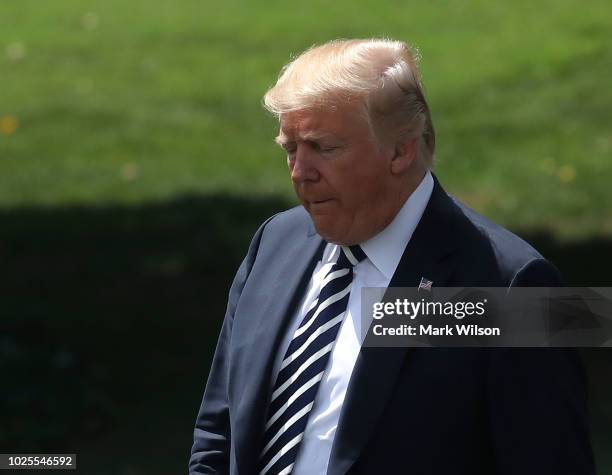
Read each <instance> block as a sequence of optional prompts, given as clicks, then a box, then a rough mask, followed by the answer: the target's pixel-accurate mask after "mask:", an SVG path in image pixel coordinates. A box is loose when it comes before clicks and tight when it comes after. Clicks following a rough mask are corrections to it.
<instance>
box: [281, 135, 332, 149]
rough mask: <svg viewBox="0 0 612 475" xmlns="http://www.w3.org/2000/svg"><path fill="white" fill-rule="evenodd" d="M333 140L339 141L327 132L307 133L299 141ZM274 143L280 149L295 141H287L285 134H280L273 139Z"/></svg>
mask: <svg viewBox="0 0 612 475" xmlns="http://www.w3.org/2000/svg"><path fill="white" fill-rule="evenodd" d="M330 138H331V139H334V140H340V138H339V137H336V136H334V135H333V134H330V133H329V132H308V133H306V134H304V135H303V136H301V137H300V139H301V140H304V141H305V142H309V141H317V140H325V139H330ZM274 141H275V142H276V143H277V144H278V145H280V146H281V147H283V146H285V145H287V144H289V143H291V142H295V140H291V139H289V138H288V137H287V136H286V135H285V134H283V133H280V134H279V135H278V136H277V137H275V138H274Z"/></svg>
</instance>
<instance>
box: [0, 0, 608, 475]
mask: <svg viewBox="0 0 612 475" xmlns="http://www.w3.org/2000/svg"><path fill="white" fill-rule="evenodd" d="M371 36H388V37H392V38H397V39H402V40H406V41H408V42H409V43H410V44H412V45H413V46H415V47H417V48H418V49H419V51H420V53H421V55H422V63H421V64H422V70H423V78H424V82H425V86H426V94H427V97H428V100H429V102H430V106H431V109H432V114H433V119H434V125H435V126H436V130H437V139H438V151H437V166H436V173H437V175H438V177H439V178H440V180H441V181H442V183H443V184H444V186H445V187H446V189H447V191H449V192H451V193H453V194H455V195H457V196H458V197H459V198H460V199H462V200H463V201H464V202H466V203H467V204H468V205H470V206H472V207H473V208H475V209H477V210H478V211H480V212H482V213H484V214H486V215H487V216H488V217H490V218H492V219H494V220H496V221H498V222H500V223H502V224H504V225H506V226H508V227H509V228H511V229H512V230H514V231H515V232H517V233H519V234H520V235H521V236H523V237H525V238H526V239H528V240H529V241H531V242H532V243H534V244H535V245H536V246H537V247H538V248H539V249H540V250H541V251H542V252H543V253H544V254H545V255H546V256H547V257H549V258H550V259H551V260H553V261H554V262H555V263H556V264H557V265H558V266H559V267H560V268H561V270H562V271H563V272H564V274H565V276H566V278H567V280H568V282H570V283H572V284H574V285H611V284H610V283H611V281H612V278H610V276H609V273H608V268H609V265H610V263H612V186H610V181H611V179H612V164H611V160H610V159H611V158H612V127H611V126H612V113H611V112H610V111H611V109H612V88H611V87H610V81H611V79H612V48H611V44H612V41H611V40H612V7H611V6H610V4H609V2H608V1H603V0H593V1H590V2H579V1H577V0H571V1H569V0H555V1H552V0H543V1H538V2H532V1H527V0H517V1H514V2H498V1H484V0H482V1H477V0H471V1H453V2H451V1H440V0H439V1H431V2H421V3H420V4H416V3H415V4H411V3H408V2H395V1H393V2H384V3H381V2H374V1H366V2H348V1H344V0H341V1H336V2H330V1H321V0H318V1H312V2H308V3H306V4H298V3H295V4H288V3H287V2H280V1H276V0H274V1H266V2H264V1H252V2H247V1H244V0H243V1H236V0H230V1H226V2H224V3H223V4H220V3H217V2H210V1H208V0H204V1H195V0H181V1H179V2H170V1H159V0H155V1H151V0H149V1H147V2H145V1H142V0H138V1H136V0H132V1H128V2H120V1H117V0H106V1H104V2H103V1H100V0H97V1H87V2H83V1H76V0H54V1H49V2H40V1H34V0H21V1H19V2H9V1H2V2H1V3H0V266H1V267H0V268H1V269H2V271H1V272H0V371H1V373H2V375H3V384H2V391H0V452H18V451H26V452H34V451H62V452H77V453H78V454H79V456H80V459H79V464H80V468H81V472H82V473H87V474H92V475H98V474H99V475H103V474H113V475H115V474H117V475H138V474H145V473H146V474H174V473H176V474H178V473H185V472H186V463H187V458H188V452H189V448H190V443H191V442H190V440H191V430H192V425H193V421H194V418H195V414H196V411H197V409H198V405H199V400H200V398H201V394H202V390H203V387H204V383H205V381H206V374H207V371H208V367H209V364H210V357H211V354H212V351H213V349H214V342H215V341H216V336H217V332H218V329H219V326H220V322H221V318H222V316H223V311H224V306H225V299H226V295H227V289H228V285H229V282H230V281H231V278H232V276H233V273H234V272H235V269H236V268H237V266H238V264H239V262H240V260H241V258H242V255H243V253H244V252H245V251H246V246H247V245H248V241H249V238H250V236H251V235H252V233H253V232H254V230H255V229H256V227H257V225H258V224H259V223H260V222H261V221H262V220H263V219H264V218H265V217H267V216H269V215H270V214H272V213H274V212H276V211H279V210H282V209H286V208H288V207H290V206H292V205H293V204H295V203H296V201H295V199H294V198H293V196H292V191H291V187H290V184H289V180H288V177H287V172H286V165H285V161H284V156H283V154H282V153H281V152H280V150H278V149H277V147H276V146H275V145H274V144H273V141H272V138H273V137H274V136H275V132H276V130H275V128H276V124H275V121H274V119H273V118H271V117H270V116H268V115H267V114H266V113H265V112H264V111H263V109H262V108H261V105H260V101H261V96H262V95H263V93H264V92H265V90H266V89H267V87H269V86H270V85H272V84H273V83H274V81H275V78H276V76H277V74H278V71H279V70H280V67H281V66H282V65H283V64H285V63H286V62H287V61H288V60H289V59H290V57H291V55H294V54H297V53H299V52H300V51H302V50H304V49H305V48H307V47H308V46H310V45H312V44H314V43H320V42H324V41H327V40H330V39H333V38H338V37H371ZM583 355H584V358H585V362H586V363H587V369H588V371H589V374H590V376H591V411H592V414H593V433H594V442H595V448H596V454H597V459H598V464H599V471H600V473H608V472H610V473H612V451H610V448H611V447H612V428H611V427H612V385H611V384H610V382H609V381H610V378H609V377H610V374H611V372H612V353H611V352H610V351H607V350H588V351H584V352H583Z"/></svg>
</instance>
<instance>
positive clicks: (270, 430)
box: [259, 246, 366, 475]
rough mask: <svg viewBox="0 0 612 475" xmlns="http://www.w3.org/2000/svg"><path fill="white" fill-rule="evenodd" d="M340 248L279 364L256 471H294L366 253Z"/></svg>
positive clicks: (264, 474) (355, 248) (356, 248)
mask: <svg viewBox="0 0 612 475" xmlns="http://www.w3.org/2000/svg"><path fill="white" fill-rule="evenodd" d="M340 249H341V252H340V256H339V258H338V260H337V262H336V263H335V264H334V265H333V266H332V268H331V269H330V271H329V272H328V273H327V275H326V276H325V279H323V282H322V283H321V291H320V293H319V297H318V298H317V300H315V301H314V302H313V304H312V305H311V307H310V309H309V310H308V312H307V313H306V315H305V316H304V319H303V320H302V322H301V323H300V326H299V327H298V328H297V330H296V331H295V333H294V334H293V339H292V340H291V343H290V344H289V348H288V349H287V352H286V353H285V358H284V359H283V362H282V363H281V366H280V371H279V373H278V376H277V378H276V383H275V384H274V390H273V392H272V398H271V401H270V406H269V408H268V420H267V423H266V427H265V433H264V442H263V449H262V452H261V459H260V465H259V474H260V475H268V474H270V475H281V474H282V475H287V474H290V473H291V471H292V470H293V464H294V462H295V458H296V456H297V453H298V449H299V446H300V442H301V441H302V437H303V436H304V429H305V428H306V423H307V422H308V415H309V413H310V411H311V409H312V406H313V404H314V400H315V396H316V394H317V389H318V387H319V382H320V381H321V379H323V374H324V373H325V368H326V366H327V362H328V360H329V355H330V353H331V351H332V348H333V346H334V341H335V340H336V336H337V335H338V330H339V329H340V325H341V324H342V320H343V319H344V314H345V313H346V307H347V305H348V300H349V294H350V291H351V283H352V280H353V266H354V265H355V264H357V263H358V262H360V261H362V260H363V259H365V257H366V255H365V254H364V252H363V251H362V249H361V248H360V247H359V246H351V247H346V246H341V247H340Z"/></svg>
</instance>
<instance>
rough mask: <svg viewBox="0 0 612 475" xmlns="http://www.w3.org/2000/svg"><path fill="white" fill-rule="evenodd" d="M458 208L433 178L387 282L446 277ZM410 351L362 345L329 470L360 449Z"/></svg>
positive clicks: (343, 468)
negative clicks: (413, 228) (414, 227)
mask: <svg viewBox="0 0 612 475" xmlns="http://www.w3.org/2000/svg"><path fill="white" fill-rule="evenodd" d="M434 180H435V177H434ZM454 209H455V205H454V204H453V203H452V201H451V199H450V198H449V197H448V195H447V194H446V193H445V192H444V190H443V189H442V188H441V187H440V185H439V183H438V181H437V180H435V182H434V189H433V191H432V195H431V198H430V200H429V203H428V205H427V207H426V208H425V212H424V213H423V216H422V218H421V220H420V222H419V224H418V226H417V228H416V229H415V232H414V234H413V236H412V239H411V240H410V242H409V243H408V245H407V246H406V249H405V251H404V254H403V256H402V258H401V260H400V263H399V265H398V268H397V270H396V272H395V274H394V275H393V278H392V279H391V282H390V284H389V287H412V288H415V287H417V286H418V285H419V283H420V280H421V277H425V278H426V279H429V280H431V281H433V282H434V285H435V286H444V285H445V284H446V283H447V282H448V279H449V276H450V273H451V272H452V268H451V267H450V266H449V265H448V264H447V261H445V258H446V257H448V256H449V255H450V254H451V253H452V252H453V247H454V246H453V243H452V242H453V241H452V231H453V216H454ZM409 352H410V349H409V348H375V347H363V348H362V349H361V351H360V352H359V356H358V357H357V361H356V363H355V368H354V369H353V373H352V376H351V379H350V382H349V386H348V389H347V392H346V399H345V400H344V404H343V406H342V411H341V413H340V420H339V422H338V428H337V431H336V437H335V440H334V445H333V447H332V453H331V456H330V461H329V467H328V471H327V473H328V475H344V474H345V473H346V472H347V471H348V470H349V469H350V467H351V466H352V465H353V463H354V462H355V460H356V459H357V457H358V456H359V454H360V453H361V452H362V450H363V448H364V446H365V445H366V443H367V441H368V439H369V437H370V436H371V435H372V434H373V433H374V432H375V430H376V426H377V423H378V421H379V419H380V417H381V415H382V413H383V411H384V409H385V405H386V402H387V400H388V399H389V397H390V395H391V392H392V390H393V387H394V385H395V381H396V380H397V377H398V376H399V374H400V370H401V368H402V365H403V364H404V362H405V360H406V357H407V355H408V354H409ZM372 388H376V389H375V390H372Z"/></svg>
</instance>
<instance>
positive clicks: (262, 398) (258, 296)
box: [189, 180, 594, 475]
mask: <svg viewBox="0 0 612 475" xmlns="http://www.w3.org/2000/svg"><path fill="white" fill-rule="evenodd" d="M324 245H325V243H324V242H323V241H322V239H321V238H320V236H319V235H318V234H317V233H316V231H315V230H314V226H313V224H312V222H311V220H310V217H309V216H308V215H307V213H306V212H305V210H304V209H303V208H302V207H298V208H294V209H291V210H289V211H286V212H283V213H280V214H278V215H276V216H274V217H272V218H270V219H269V220H268V221H266V222H265V223H264V224H263V225H262V226H261V228H260V229H259V230H258V231H257V233H256V234H255V236H254V238H253V241H252V242H251V245H250V247H249V251H248V254H247V256H246V258H245V260H244V261H243V263H242V265H241V266H240V269H239V270H238V273H237V275H236V277H235V280H234V283H233V285H232V287H231V290H230V295H229V303H228V308H227V313H226V316H225V321H224V323H223V327H222V329H221V335H220V337H219V342H218V345H217V349H216V353H215V356H214V360H213V363H212V368H211V372H210V376H209V379H208V383H207V386H206V390H205V393H204V398H203V401H202V406H201V408H200V412H199V414H198V417H197V421H196V427H195V437H194V444H193V448H192V454H191V459H190V464H189V471H190V474H192V475H193V474H199V473H211V474H212V473H230V474H240V475H249V474H254V473H255V470H256V467H257V463H256V462H257V458H258V455H259V452H260V450H261V440H262V434H263V427H264V423H265V417H266V409H267V405H268V401H269V397H270V393H271V389H272V385H273V381H272V374H271V372H272V365H273V361H274V355H275V354H276V352H277V348H278V346H279V343H280V341H281V339H282V337H283V335H284V333H285V332H286V327H287V324H288V322H289V320H290V317H291V315H292V314H293V312H294V311H295V309H296V306H297V304H298V303H299V301H300V298H301V297H302V294H303V291H304V289H305V287H306V285H307V283H308V281H309V279H310V277H311V274H312V270H313V268H314V266H315V264H316V262H317V260H318V259H320V257H321V254H322V250H323V247H324ZM422 276H427V277H428V278H429V279H430V280H432V281H433V282H434V285H436V286H454V287H460V286H534V285H539V286H552V285H559V283H560V276H559V273H558V272H557V270H556V269H555V267H554V266H552V265H551V264H550V263H549V262H548V261H546V260H545V259H544V258H542V256H541V255H540V254H539V253H538V252H537V251H536V250H534V249H533V248H532V247H531V246H529V245H528V244H527V243H526V242H524V241H522V240H521V239H519V238H518V237H516V236H515V235H513V234H511V233H510V232H508V231H506V230H505V229H503V228H501V227H499V226H497V225H495V224H493V223H491V222H489V221H487V220H486V219H485V218H483V217H482V216H479V215H478V214H476V213H475V212H473V211H472V210H470V209H468V208H467V207H465V206H464V205H462V204H461V203H459V202H458V201H456V200H454V199H452V198H451V197H449V196H448V195H447V194H446V193H445V192H444V190H443V189H442V188H441V186H440V185H439V183H438V182H437V180H436V181H435V185H434V190H433V193H432V196H431V198H430V200H429V203H428V205H427V208H426V209H425V212H424V214H423V217H422V219H421V221H420V222H419V224H418V226H417V228H416V230H415V232H414V234H413V236H412V239H411V240H410V243H409V244H408V246H407V248H406V249H405V251H404V254H403V256H402V258H401V261H400V264H399V266H398V268H397V271H396V273H395V275H394V276H393V278H392V280H391V284H390V285H391V286H394V287H416V286H418V284H419V282H420V278H421V277H422ZM328 473H329V474H330V475H341V474H345V473H348V474H403V473H406V474H410V475H438V474H439V475H448V474H451V473H452V474H453V475H468V474H469V475H477V474H482V475H484V474H486V475H491V474H520V475H529V474H534V475H546V474H550V475H553V474H554V475H561V474H563V475H567V474H580V475H582V474H585V475H586V474H592V473H594V467H593V457H592V451H591V446H590V437H589V427H588V417H587V406H586V393H585V380H584V375H583V371H582V367H581V365H580V362H579V360H578V358H577V356H576V354H575V353H574V352H572V351H570V350H563V349H493V348H491V349H487V348H429V349H424V348H420V349H415V348H412V349H409V348H365V347H364V348H362V350H361V352H360V354H359V356H358V359H357V362H356V365H355V368H354V371H353V374H352V376H351V379H350V383H349V387H348V390H347V394H346V399H345V401H344V405H343V407H342V411H341V414H340V420H339V424H338V428H337V432H336V437H335V440H334V444H333V447H332V453H331V457H330V462H329V468H328Z"/></svg>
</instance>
